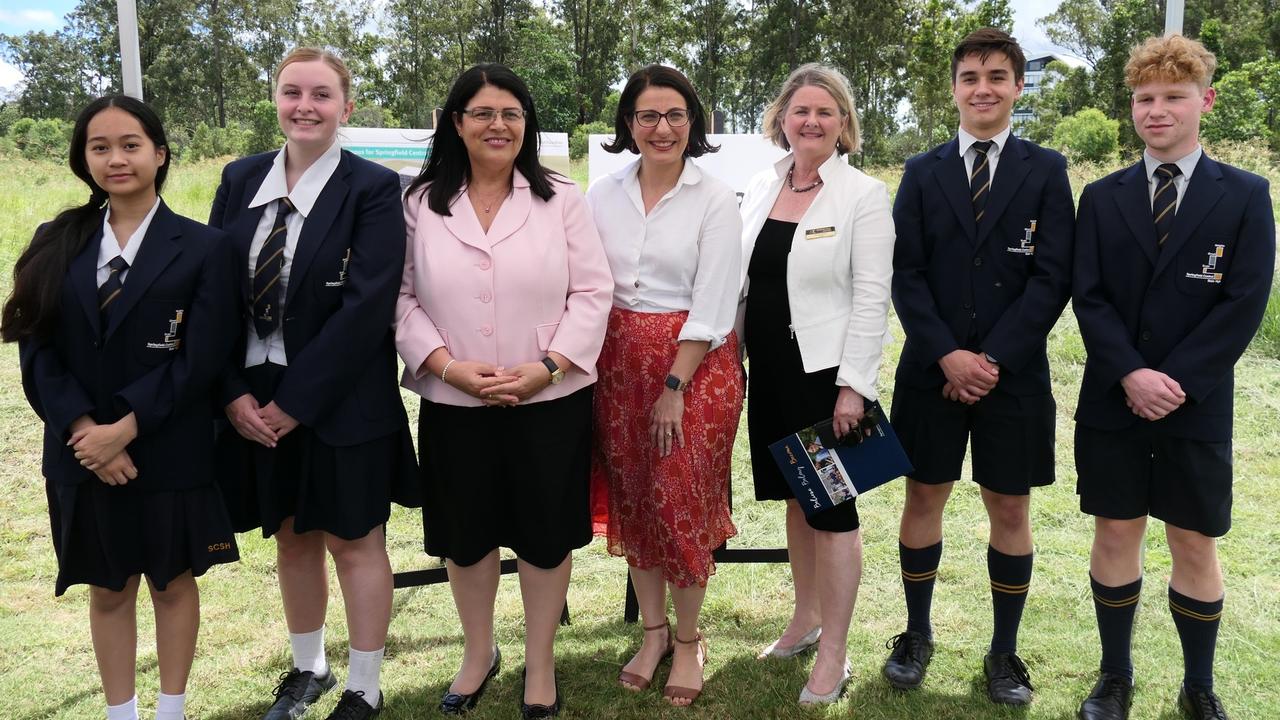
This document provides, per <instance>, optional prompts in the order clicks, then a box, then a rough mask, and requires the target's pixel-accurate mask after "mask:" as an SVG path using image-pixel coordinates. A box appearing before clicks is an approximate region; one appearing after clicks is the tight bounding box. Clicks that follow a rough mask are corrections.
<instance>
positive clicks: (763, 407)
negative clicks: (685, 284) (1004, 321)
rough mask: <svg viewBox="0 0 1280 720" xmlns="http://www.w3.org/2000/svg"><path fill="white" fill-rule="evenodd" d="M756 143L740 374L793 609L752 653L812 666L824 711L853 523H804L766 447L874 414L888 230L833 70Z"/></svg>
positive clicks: (783, 106) (806, 84)
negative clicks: (767, 145)
mask: <svg viewBox="0 0 1280 720" xmlns="http://www.w3.org/2000/svg"><path fill="white" fill-rule="evenodd" d="M764 132H765V134H766V135H767V136H768V137H769V138H770V139H771V140H773V142H775V143H776V144H778V145H779V146H780V147H782V148H783V149H785V150H790V151H791V152H790V154H788V155H787V156H786V157H784V158H783V159H782V160H780V161H778V162H777V163H776V164H775V165H774V167H773V168H772V169H770V170H766V171H765V172H763V173H761V174H760V175H758V176H757V177H756V178H754V179H753V180H752V182H751V185H750V186H749V187H748V189H747V193H746V195H745V196H744V197H743V199H742V216H743V233H742V247H743V254H742V257H743V260H744V262H743V271H744V272H743V290H742V298H743V299H742V305H741V306H740V313H739V314H740V316H741V317H742V318H743V331H744V332H743V341H744V344H745V345H746V348H747V353H748V355H749V358H750V361H749V366H748V370H749V373H748V383H747V396H748V398H749V402H748V403H747V427H748V432H749V436H750V444H751V466H752V474H753V476H754V479H755V487H756V498H757V499H760V500H786V501H787V549H788V551H789V553H790V558H791V573H792V578H793V581H794V584H795V608H794V610H793V612H792V617H791V621H790V623H789V624H788V625H787V628H786V630H785V631H784V632H783V633H782V635H781V637H779V638H778V639H777V640H776V641H775V642H773V643H772V644H770V645H769V646H768V647H766V648H765V649H764V650H763V651H762V652H761V654H760V656H761V657H762V658H766V657H773V658H785V657H792V656H795V655H798V654H800V653H802V652H804V651H806V650H809V649H810V648H813V647H814V646H817V647H818V653H817V659H816V661H815V662H814V666H813V670H812V672H811V673H810V675H809V679H808V682H806V684H805V687H804V689H803V690H802V691H801V693H800V702H801V703H802V704H822V703H831V702H835V701H836V700H838V699H839V698H840V696H841V695H842V694H843V692H844V688H845V685H846V684H847V683H848V680H849V666H848V661H847V659H846V657H845V645H846V642H847V638H848V631H849V622H850V619H851V618H852V616H853V604H854V600H855V599H856V597H857V592H858V582H859V579H860V578H861V575H862V538H861V535H860V534H859V532H858V511H857V508H856V506H855V503H854V501H846V502H844V503H842V504H840V505H837V506H836V507H834V508H832V509H830V510H827V511H825V512H822V513H818V514H816V515H814V516H813V517H809V518H806V517H805V514H804V511H803V510H802V509H801V508H800V506H799V504H798V503H797V502H796V500H795V497H794V496H793V495H792V493H791V490H790V488H789V486H788V485H787V483H786V481H785V480H784V479H783V477H782V474H781V472H780V471H779V470H778V469H777V466H776V465H775V464H774V461H773V457H772V455H771V454H770V453H769V444H770V443H772V442H774V441H776V440H779V439H781V438H782V437H784V436H785V435H787V434H789V433H793V432H796V431H797V430H800V429H803V428H805V427H808V426H810V425H812V424H814V423H816V422H818V421H821V420H824V419H827V418H834V424H835V431H836V433H837V434H838V435H844V434H846V433H849V432H854V431H856V429H857V425H858V422H859V420H861V419H862V417H863V413H864V401H873V400H875V399H876V398H877V397H878V394H877V392H876V385H875V383H876V375H877V373H878V371H879V368H880V355H881V349H882V346H883V344H884V338H885V335H886V331H887V324H888V310H889V282H890V278H891V275H892V272H893V267H892V266H893V241H894V231H893V218H892V215H891V210H890V204H889V193H888V191H887V190H886V188H885V186H884V183H882V182H880V181H879V180H875V179H873V178H870V177H868V176H866V175H864V174H863V173H862V172H860V171H858V170H856V169H855V168H853V167H850V166H849V164H848V161H847V159H846V157H845V155H846V154H847V153H849V152H851V151H855V150H857V149H858V146H859V143H860V138H859V136H858V119H857V116H856V115H855V110H854V107H853V101H852V99H851V95H850V92H849V85H848V81H847V80H846V79H845V78H844V76H843V75H841V74H840V73H839V72H838V71H836V70H834V69H832V68H829V67H825V66H822V65H817V64H809V65H804V66H802V67H800V68H799V69H797V70H796V71H795V72H793V73H792V74H791V76H790V77H789V78H788V79H787V81H786V83H785V84H784V85H783V87H782V92H781V93H780V94H779V95H778V97H777V98H776V99H775V100H774V101H773V102H772V103H771V104H770V105H769V107H768V109H767V110H766V111H765V115H764Z"/></svg>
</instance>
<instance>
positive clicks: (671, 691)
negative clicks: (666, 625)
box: [662, 633, 707, 707]
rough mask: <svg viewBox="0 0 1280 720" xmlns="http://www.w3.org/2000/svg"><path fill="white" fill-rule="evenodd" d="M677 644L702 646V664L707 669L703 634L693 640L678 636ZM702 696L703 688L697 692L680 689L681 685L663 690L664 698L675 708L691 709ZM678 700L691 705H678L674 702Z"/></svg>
mask: <svg viewBox="0 0 1280 720" xmlns="http://www.w3.org/2000/svg"><path fill="white" fill-rule="evenodd" d="M676 642H678V643H680V644H681V645H692V644H693V643H698V644H699V645H701V646H702V664H703V668H704V669H705V668H706V663H707V641H706V639H705V638H703V637H702V633H698V634H697V635H695V636H694V638H693V639H692V640H681V639H680V636H679V635H676ZM701 694H702V688H698V689H696V690H695V689H693V688H687V687H680V686H679V685H667V686H666V687H664V688H663V689H662V697H663V698H665V699H666V701H667V702H668V703H671V705H672V706H673V707H690V706H691V705H693V703H694V701H696V700H697V699H698V696H699V695H701ZM676 699H680V700H688V701H689V704H688V705H676V704H675V703H674V702H672V701H673V700H676Z"/></svg>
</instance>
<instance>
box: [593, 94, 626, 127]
mask: <svg viewBox="0 0 1280 720" xmlns="http://www.w3.org/2000/svg"><path fill="white" fill-rule="evenodd" d="M621 101H622V93H621V92H620V91H618V90H614V91H613V92H611V93H609V94H608V95H606V96H605V98H604V108H603V109H602V110H600V117H598V118H596V119H597V120H599V121H600V122H602V123H604V124H606V125H608V126H609V127H610V128H612V127H613V123H614V119H615V118H616V117H617V116H618V103H620V102H621Z"/></svg>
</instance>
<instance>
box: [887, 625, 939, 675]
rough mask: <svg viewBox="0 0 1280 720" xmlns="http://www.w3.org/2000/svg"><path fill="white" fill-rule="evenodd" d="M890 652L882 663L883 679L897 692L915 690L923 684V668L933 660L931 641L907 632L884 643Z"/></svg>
mask: <svg viewBox="0 0 1280 720" xmlns="http://www.w3.org/2000/svg"><path fill="white" fill-rule="evenodd" d="M885 647H887V648H889V649H890V650H892V652H890V653H889V659H887V660H885V661H884V671H883V672H884V677H885V679H886V680H888V681H889V684H890V685H892V686H894V687H895V688H897V689H899V690H915V689H916V688H918V687H920V683H922V682H924V671H925V668H927V667H929V660H930V659H932V658H933V640H932V639H931V638H928V637H925V636H924V635H923V634H921V633H918V632H915V631H913V630H908V631H906V632H904V633H901V634H899V635H894V636H893V637H892V638H890V639H889V641H888V642H886V643H885Z"/></svg>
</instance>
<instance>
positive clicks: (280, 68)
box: [275, 47, 351, 100]
mask: <svg viewBox="0 0 1280 720" xmlns="http://www.w3.org/2000/svg"><path fill="white" fill-rule="evenodd" d="M316 60H319V61H321V62H323V63H324V64H325V65H328V66H329V67H330V68H332V69H333V71H334V72H336V73H338V81H339V82H340V83H341V84H342V99H343V100H350V99H351V71H350V70H348V69H347V64H346V63H344V62H342V58H340V57H338V56H337V55H334V54H333V53H331V52H329V51H328V50H324V49H322V48H315V47H299V48H294V49H293V50H291V51H290V52H289V54H288V55H285V56H284V59H283V60H281V61H280V64H279V65H277V66H276V75H275V81H276V83H277V84H278V83H279V82H280V73H282V72H284V69H285V68H287V67H289V66H290V65H292V64H294V63H300V62H313V61H316Z"/></svg>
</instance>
